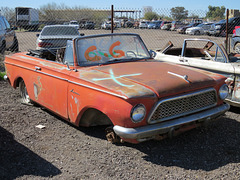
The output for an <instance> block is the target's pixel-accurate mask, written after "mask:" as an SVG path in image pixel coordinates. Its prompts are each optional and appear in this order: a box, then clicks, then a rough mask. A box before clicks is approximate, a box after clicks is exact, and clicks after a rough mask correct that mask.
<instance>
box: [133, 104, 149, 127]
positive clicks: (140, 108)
mask: <svg viewBox="0 0 240 180" xmlns="http://www.w3.org/2000/svg"><path fill="white" fill-rule="evenodd" d="M145 115H146V109H145V106H144V105H143V104H138V105H136V106H134V107H133V108H132V111H131V118H132V121H133V122H134V123H138V122H140V121H142V120H143V119H144V117H145Z"/></svg>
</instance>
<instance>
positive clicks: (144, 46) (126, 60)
mask: <svg viewBox="0 0 240 180" xmlns="http://www.w3.org/2000/svg"><path fill="white" fill-rule="evenodd" d="M107 36H132V37H133V36H135V37H137V38H138V40H139V42H140V43H141V45H142V47H143V48H144V49H145V51H146V55H148V57H144V58H128V59H112V60H111V61H107V62H99V61H96V62H94V63H91V64H90V63H89V64H85V63H81V60H80V59H81V58H80V55H79V53H77V52H78V51H79V49H78V41H79V40H82V39H89V38H98V37H107ZM74 42H75V52H76V58H77V65H78V66H81V67H87V66H96V65H106V64H114V63H124V62H134V61H139V60H143V59H151V58H152V57H151V54H150V53H149V50H148V48H147V46H146V45H145V43H144V42H143V40H142V38H141V37H140V36H139V35H138V34H135V33H113V34H99V35H89V36H81V37H78V38H75V40H74Z"/></svg>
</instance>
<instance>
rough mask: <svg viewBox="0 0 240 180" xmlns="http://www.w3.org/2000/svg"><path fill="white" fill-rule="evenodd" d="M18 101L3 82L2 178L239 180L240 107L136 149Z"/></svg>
mask: <svg viewBox="0 0 240 180" xmlns="http://www.w3.org/2000/svg"><path fill="white" fill-rule="evenodd" d="M21 43H22V41H20V44H21ZM20 48H21V46H20ZM19 99H20V96H19V93H18V91H17V90H14V89H13V88H11V87H10V86H9V85H8V84H7V83H6V82H4V81H0V179H104V180H105V179H146V180H148V179H239V178H240V114H239V108H233V109H231V111H230V112H227V113H226V116H225V117H223V118H221V119H220V120H218V121H215V122H213V123H211V124H210V126H209V127H208V128H199V129H195V130H192V131H189V132H187V133H184V134H182V135H180V136H178V137H175V138H173V139H165V140H163V141H148V142H144V143H141V144H137V145H133V144H128V143H124V144H111V143H109V142H107V141H106V139H105V133H104V129H105V127H92V128H82V127H81V128H76V127H74V126H71V125H70V124H68V123H66V122H65V121H63V120H61V119H59V118H58V117H56V116H54V115H53V114H51V113H50V112H48V111H46V110H44V109H43V108H41V107H36V106H26V105H23V104H21V103H20V101H19ZM37 125H44V126H45V128H43V129H39V128H37V127H36V126H37Z"/></svg>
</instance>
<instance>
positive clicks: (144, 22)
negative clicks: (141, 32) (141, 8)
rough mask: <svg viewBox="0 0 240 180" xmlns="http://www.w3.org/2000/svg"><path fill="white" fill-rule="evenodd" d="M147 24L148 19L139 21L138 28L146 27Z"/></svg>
mask: <svg viewBox="0 0 240 180" xmlns="http://www.w3.org/2000/svg"><path fill="white" fill-rule="evenodd" d="M148 24H149V22H148V21H140V23H139V28H140V29H147V28H148Z"/></svg>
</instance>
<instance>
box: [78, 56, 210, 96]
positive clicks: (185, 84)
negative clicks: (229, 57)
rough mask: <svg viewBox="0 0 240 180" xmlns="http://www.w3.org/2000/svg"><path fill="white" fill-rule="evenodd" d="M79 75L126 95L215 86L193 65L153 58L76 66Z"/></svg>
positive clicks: (168, 92)
mask: <svg viewBox="0 0 240 180" xmlns="http://www.w3.org/2000/svg"><path fill="white" fill-rule="evenodd" d="M79 75H80V78H81V79H84V80H86V81H88V82H91V83H94V84H96V85H97V86H101V87H102V88H106V89H107V90H108V91H111V92H114V93H115V94H120V95H122V96H124V97H125V98H136V97H142V96H144V97H145V96H148V97H149V96H153V97H156V96H157V97H158V98H160V97H164V96H166V95H167V96H168V95H174V94H179V93H185V92H188V91H192V90H197V89H202V88H204V87H210V86H214V85H215V80H214V79H213V78H212V77H210V76H209V75H207V74H203V73H201V72H199V71H195V70H194V69H193V68H189V67H183V66H179V65H173V64H170V63H166V62H159V61H154V60H152V61H151V62H148V61H138V62H127V63H117V64H111V65H103V66H98V67H91V68H87V70H86V69H85V70H84V71H83V70H80V69H79ZM184 77H186V80H185V79H184Z"/></svg>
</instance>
